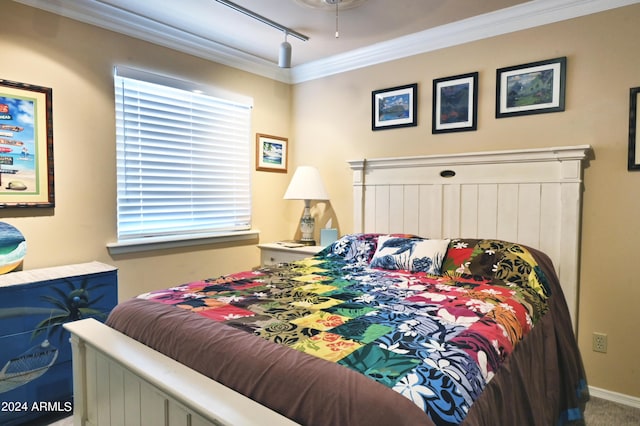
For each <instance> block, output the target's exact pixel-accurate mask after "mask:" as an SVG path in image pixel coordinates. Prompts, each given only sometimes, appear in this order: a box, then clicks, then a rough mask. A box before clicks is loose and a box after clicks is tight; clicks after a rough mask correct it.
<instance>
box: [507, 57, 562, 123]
mask: <svg viewBox="0 0 640 426" xmlns="http://www.w3.org/2000/svg"><path fill="white" fill-rule="evenodd" d="M566 68H567V58H566V57H562V58H555V59H549V60H546V61H539V62H531V63H529V64H523V65H517V66H513V67H506V68H500V69H498V70H497V73H496V118H503V117H511V116H518V115H528V114H542V113H547V112H560V111H564V97H565V77H566Z"/></svg>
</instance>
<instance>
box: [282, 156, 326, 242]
mask: <svg viewBox="0 0 640 426" xmlns="http://www.w3.org/2000/svg"><path fill="white" fill-rule="evenodd" d="M284 199H285V200H304V212H303V213H302V217H301V218H300V232H301V233H302V239H301V240H300V243H301V244H304V245H309V246H315V245H316V241H315V240H314V239H313V231H314V228H315V220H314V219H313V217H311V212H310V209H309V208H310V204H311V200H328V199H329V194H327V190H326V189H325V187H324V184H323V183H322V178H321V177H320V172H319V171H318V169H316V168H315V167H312V166H300V167H298V168H297V169H296V172H295V173H294V174H293V178H291V182H289V187H288V188H287V191H286V192H285V193H284Z"/></svg>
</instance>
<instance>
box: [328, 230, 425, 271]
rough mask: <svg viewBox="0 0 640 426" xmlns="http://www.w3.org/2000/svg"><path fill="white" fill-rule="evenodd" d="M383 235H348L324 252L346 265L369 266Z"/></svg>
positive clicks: (398, 235) (402, 235)
mask: <svg viewBox="0 0 640 426" xmlns="http://www.w3.org/2000/svg"><path fill="white" fill-rule="evenodd" d="M380 236H384V235H381V234H374V233H368V234H364V233H362V234H347V235H345V236H343V237H342V238H340V239H339V240H337V241H334V242H333V243H332V244H331V245H330V246H328V247H327V248H325V249H324V250H323V252H322V253H323V254H324V255H326V256H328V257H329V258H340V259H342V260H343V261H344V262H345V263H349V264H354V265H357V266H368V265H369V262H371V258H372V257H373V255H374V253H375V252H376V247H377V245H378V237H380ZM388 236H394V237H403V238H414V237H415V235H410V234H390V235H388Z"/></svg>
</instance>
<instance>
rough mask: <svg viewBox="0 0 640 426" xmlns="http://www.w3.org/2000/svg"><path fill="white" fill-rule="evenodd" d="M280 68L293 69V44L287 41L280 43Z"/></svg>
mask: <svg viewBox="0 0 640 426" xmlns="http://www.w3.org/2000/svg"><path fill="white" fill-rule="evenodd" d="M278 66H279V67H280V68H291V44H290V43H289V42H288V41H287V40H286V36H285V41H283V42H282V43H280V55H279V56H278Z"/></svg>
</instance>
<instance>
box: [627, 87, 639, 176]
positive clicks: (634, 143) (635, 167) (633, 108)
mask: <svg viewBox="0 0 640 426" xmlns="http://www.w3.org/2000/svg"><path fill="white" fill-rule="evenodd" d="M639 100H640V87H634V88H632V89H631V90H630V92H629V162H628V166H627V169H628V170H629V171H639V170H640V144H639V143H638V135H639V134H640V124H638V101H639Z"/></svg>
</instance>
